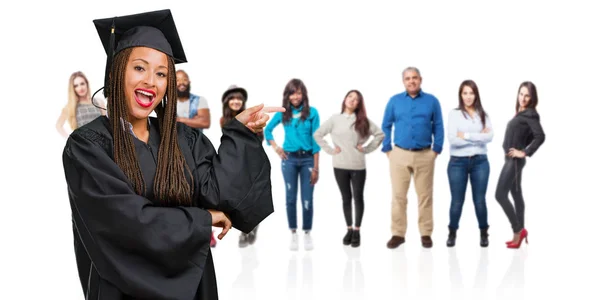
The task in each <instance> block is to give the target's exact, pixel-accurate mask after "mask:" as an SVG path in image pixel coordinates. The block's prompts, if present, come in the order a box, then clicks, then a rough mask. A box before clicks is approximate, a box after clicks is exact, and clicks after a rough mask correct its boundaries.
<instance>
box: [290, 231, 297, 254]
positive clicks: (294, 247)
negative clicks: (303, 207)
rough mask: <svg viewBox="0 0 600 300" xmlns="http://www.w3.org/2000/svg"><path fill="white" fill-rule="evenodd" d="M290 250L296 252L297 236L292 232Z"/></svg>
mask: <svg viewBox="0 0 600 300" xmlns="http://www.w3.org/2000/svg"><path fill="white" fill-rule="evenodd" d="M290 250H293V251H296V250H298V234H297V233H295V232H292V242H291V243H290Z"/></svg>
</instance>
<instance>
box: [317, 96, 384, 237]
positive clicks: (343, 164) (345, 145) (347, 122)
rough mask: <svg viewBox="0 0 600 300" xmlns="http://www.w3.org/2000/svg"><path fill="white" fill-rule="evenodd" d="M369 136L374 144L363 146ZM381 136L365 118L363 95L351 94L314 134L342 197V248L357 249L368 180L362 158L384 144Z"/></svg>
mask: <svg viewBox="0 0 600 300" xmlns="http://www.w3.org/2000/svg"><path fill="white" fill-rule="evenodd" d="M327 134H329V135H331V140H332V142H333V143H334V147H331V146H330V145H329V144H328V143H327V142H326V141H325V139H324V137H325V136H326V135H327ZM371 136H373V140H372V141H371V142H370V143H369V144H368V145H364V143H365V142H367V141H368V140H369V139H370V138H371ZM383 137H384V133H383V131H382V130H381V128H379V127H378V126H377V125H375V123H373V122H372V121H371V120H369V119H368V118H367V112H366V110H365V104H364V99H363V96H362V94H361V93H360V92H359V91H357V90H351V91H350V92H348V94H346V97H345V98H344V102H343V103H342V112H341V113H340V114H335V115H333V116H331V117H330V118H329V119H328V120H327V121H326V122H325V123H323V124H322V125H321V127H319V129H318V130H317V131H316V132H315V134H314V138H315V141H316V142H317V144H319V146H320V147H321V149H323V150H324V151H325V152H326V153H328V154H330V155H332V156H333V171H334V174H335V179H336V181H337V184H338V187H339V189H340V192H341V194H342V201H343V208H344V217H345V219H346V226H347V227H348V231H347V233H346V235H345V236H344V239H343V243H344V245H350V244H352V246H353V247H358V246H359V245H360V231H359V230H360V226H361V222H362V217H363V212H364V199H363V191H364V187H365V179H366V177H367V169H366V161H365V154H367V153H370V152H373V151H374V150H376V149H377V148H378V147H379V146H380V145H381V142H382V141H383ZM353 196H354V209H355V220H354V228H353V227H352V197H353Z"/></svg>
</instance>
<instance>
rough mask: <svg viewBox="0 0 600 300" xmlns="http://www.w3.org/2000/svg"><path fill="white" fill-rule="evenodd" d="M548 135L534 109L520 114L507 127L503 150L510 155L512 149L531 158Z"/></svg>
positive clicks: (528, 109)
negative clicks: (523, 152) (520, 151)
mask: <svg viewBox="0 0 600 300" xmlns="http://www.w3.org/2000/svg"><path fill="white" fill-rule="evenodd" d="M545 139H546V135H545V134H544V130H543V129H542V125H541V124H540V115H539V114H538V113H537V111H536V110H535V109H533V108H527V109H525V110H523V111H521V112H519V113H518V114H517V115H516V116H515V117H514V118H513V119H512V120H510V122H508V125H507V126H506V133H505V134H504V143H502V148H504V152H505V153H508V151H509V150H510V148H515V149H517V150H522V151H525V154H526V155H527V156H529V157H531V156H532V155H533V154H534V153H535V152H536V151H537V149H538V148H539V147H540V146H541V145H542V143H544V140H545Z"/></svg>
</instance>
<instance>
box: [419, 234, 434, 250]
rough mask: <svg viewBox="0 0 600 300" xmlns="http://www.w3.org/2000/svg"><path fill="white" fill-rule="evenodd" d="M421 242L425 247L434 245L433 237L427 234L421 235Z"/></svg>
mask: <svg viewBox="0 0 600 300" xmlns="http://www.w3.org/2000/svg"><path fill="white" fill-rule="evenodd" d="M421 244H423V247H425V248H431V247H433V241H432V240H431V237H430V236H427V235H426V236H422V237H421Z"/></svg>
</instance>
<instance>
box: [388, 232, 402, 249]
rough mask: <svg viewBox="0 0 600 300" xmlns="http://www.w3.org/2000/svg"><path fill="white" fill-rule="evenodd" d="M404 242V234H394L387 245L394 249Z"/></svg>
mask: <svg viewBox="0 0 600 300" xmlns="http://www.w3.org/2000/svg"><path fill="white" fill-rule="evenodd" d="M402 244H404V237H402V236H397V235H394V236H392V238H391V239H390V240H389V241H388V243H387V247H388V248H390V249H394V248H398V246H400V245H402Z"/></svg>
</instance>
